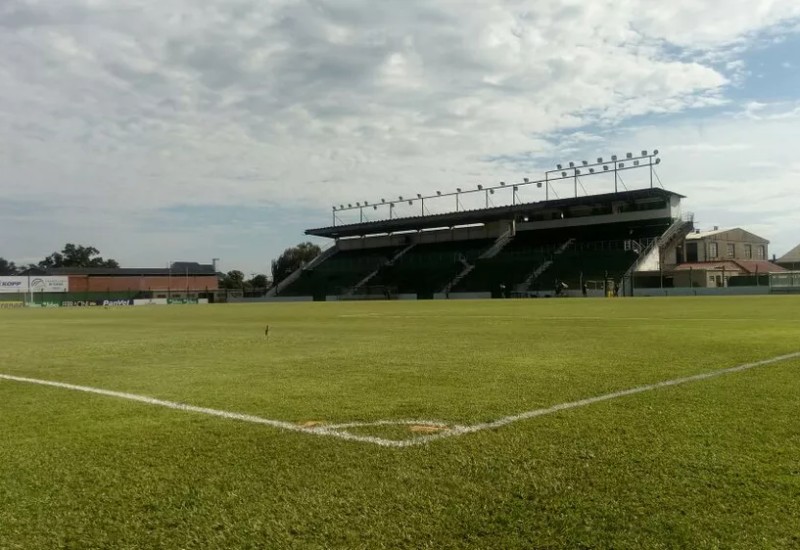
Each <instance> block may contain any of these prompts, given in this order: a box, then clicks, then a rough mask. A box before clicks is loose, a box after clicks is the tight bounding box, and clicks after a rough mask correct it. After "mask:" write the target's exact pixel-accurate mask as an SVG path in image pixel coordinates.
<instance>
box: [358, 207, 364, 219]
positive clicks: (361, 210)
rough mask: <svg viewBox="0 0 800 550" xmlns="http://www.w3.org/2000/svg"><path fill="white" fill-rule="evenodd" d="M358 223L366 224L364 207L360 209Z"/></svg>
mask: <svg viewBox="0 0 800 550" xmlns="http://www.w3.org/2000/svg"><path fill="white" fill-rule="evenodd" d="M358 222H359V223H364V207H363V206H362V207H361V208H359V209H358Z"/></svg>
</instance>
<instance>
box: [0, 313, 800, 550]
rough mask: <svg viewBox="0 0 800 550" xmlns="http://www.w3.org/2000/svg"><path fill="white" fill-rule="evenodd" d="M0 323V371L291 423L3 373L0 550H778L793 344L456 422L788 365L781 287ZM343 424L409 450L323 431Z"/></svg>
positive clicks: (797, 408)
mask: <svg viewBox="0 0 800 550" xmlns="http://www.w3.org/2000/svg"><path fill="white" fill-rule="evenodd" d="M266 324H269V326H270V332H269V337H268V338H267V337H265V336H264V328H265V325H266ZM0 335H2V336H0V342H2V345H0V365H2V366H0V374H4V375H12V376H16V377H26V378H33V379H40V380H48V381H57V382H64V383H69V384H76V385H81V386H89V387H93V388H101V389H105V390H113V391H119V392H128V393H132V394H137V395H142V396H149V397H153V398H157V399H160V400H168V401H173V402H180V403H186V404H190V405H195V406H199V407H208V408H214V409H219V410H222V411H230V412H235V413H242V414H247V415H254V416H258V417H259V418H263V419H269V420H277V421H283V422H287V423H291V425H292V426H298V427H299V428H298V429H305V431H291V430H287V429H282V428H280V427H273V426H269V425H262V424H255V423H252V422H246V421H241V420H236V419H228V418H220V417H215V416H209V415H207V414H202V413H199V412H192V411H181V410H174V409H170V408H165V407H162V406H153V405H148V404H146V403H141V402H136V401H131V400H128V399H122V398H117V397H110V396H103V395H95V394H90V393H85V392H82V391H73V390H70V389H64V388H57V387H47V386H41V385H37V384H32V383H27V382H20V381H13V380H8V379H0V549H7V548H24V549H35V548H463V547H475V548H562V547H564V548H748V549H749V548H798V547H800V391H798V390H800V356H795V357H793V358H789V359H785V360H782V361H777V362H774V363H771V364H765V365H761V366H758V367H755V368H752V369H749V370H746V371H741V372H734V373H729V374H724V375H720V376H717V377H714V378H709V379H706V380H699V381H690V382H687V383H684V384H681V385H676V386H671V387H663V388H657V389H653V390H652V391H645V392H641V393H637V394H634V395H626V396H621V397H618V398H614V399H608V400H606V401H603V402H599V403H593V404H589V405H586V406H582V407H577V408H573V409H570V410H563V411H559V412H554V413H552V414H547V415H543V416H539V417H536V418H529V419H523V420H519V421H515V422H512V423H509V424H508V425H505V426H502V427H496V428H489V429H482V430H476V431H474V433H462V432H459V431H458V429H457V428H454V426H473V425H476V424H481V423H491V422H492V421H495V420H497V419H499V418H503V417H508V416H512V415H517V414H519V413H523V412H525V411H531V410H535V409H541V408H547V407H551V406H553V405H558V404H562V403H567V402H574V401H576V400H581V399H584V398H589V397H593V396H600V395H604V394H608V393H611V392H616V391H619V390H626V389H630V388H635V387H640V386H643V385H649V384H654V383H657V382H661V381H666V380H674V379H680V378H683V377H687V376H692V375H696V374H700V373H706V372H711V371H717V370H720V369H726V368H729V367H734V366H737V365H742V364H746V363H751V362H754V361H760V360H765V359H770V358H773V357H776V356H781V355H786V354H793V353H796V352H800V298H796V297H741V298H708V299H703V298H686V299H681V298H674V299H611V300H602V299H598V300H593V299H584V300H581V299H564V300H525V301H523V300H519V301H474V302H472V301H463V302H438V301H437V302H360V303H358V302H353V303H309V304H263V305H228V306H223V305H219V306H205V307H201V306H174V307H163V308H159V307H152V308H130V309H128V308H124V309H123V308H120V309H113V308H112V309H103V308H88V309H58V310H0ZM402 420H408V421H411V423H409V424H393V423H391V422H394V421H402ZM378 421H387V422H389V423H385V424H378V425H375V424H373V423H375V422H378ZM353 422H355V423H364V424H368V425H360V426H354V427H351V428H347V430H346V431H347V433H351V434H354V435H356V436H359V437H366V438H369V437H373V438H376V441H400V442H408V441H412V442H419V444H414V445H409V446H406V447H398V446H382V445H380V444H374V443H372V442H370V441H350V440H344V439H340V438H339V437H336V434H338V433H341V432H342V430H339V431H335V430H334V431H335V433H334V436H330V434H328V433H326V432H325V426H328V425H337V424H343V423H353ZM433 422H437V423H441V424H442V426H440V427H436V426H432V425H430V423H433ZM303 427H305V428H303ZM432 436H434V437H441V438H440V439H437V440H431V441H425V438H427V437H432ZM444 436H447V437H444Z"/></svg>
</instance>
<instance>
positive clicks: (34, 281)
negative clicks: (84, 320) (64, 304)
mask: <svg viewBox="0 0 800 550" xmlns="http://www.w3.org/2000/svg"><path fill="white" fill-rule="evenodd" d="M67 291H69V277H40V276H39V275H31V276H28V275H19V276H14V277H0V292H4V293H17V294H27V293H28V292H67Z"/></svg>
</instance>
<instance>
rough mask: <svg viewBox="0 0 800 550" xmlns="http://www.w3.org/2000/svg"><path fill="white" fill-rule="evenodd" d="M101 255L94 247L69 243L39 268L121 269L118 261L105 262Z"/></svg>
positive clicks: (44, 261)
mask: <svg viewBox="0 0 800 550" xmlns="http://www.w3.org/2000/svg"><path fill="white" fill-rule="evenodd" d="M99 254H100V251H99V250H97V249H96V248H95V247H93V246H81V245H75V244H72V243H67V244H66V245H65V246H64V249H63V250H62V251H61V252H53V253H52V254H50V255H49V256H47V257H46V258H45V259H44V260H42V261H41V262H39V267H41V268H44V269H47V268H51V267H111V268H118V267H119V263H117V261H116V260H112V259H108V260H104V259H103V257H102V256H99Z"/></svg>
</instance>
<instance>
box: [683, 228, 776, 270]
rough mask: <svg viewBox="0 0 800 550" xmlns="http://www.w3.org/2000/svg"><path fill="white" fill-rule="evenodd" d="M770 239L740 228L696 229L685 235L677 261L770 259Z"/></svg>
mask: <svg viewBox="0 0 800 550" xmlns="http://www.w3.org/2000/svg"><path fill="white" fill-rule="evenodd" d="M768 258H769V241H768V240H767V239H764V238H763V237H759V236H758V235H754V234H753V233H750V232H749V231H745V230H744V229H741V228H738V227H737V228H735V229H719V228H718V227H715V228H714V229H713V230H711V231H700V230H697V231H695V232H693V233H690V234H688V235H687V236H686V240H685V242H684V245H683V250H682V254H681V251H680V250H679V251H678V257H677V260H678V262H677V263H678V264H682V263H693V262H718V261H720V260H746V261H747V260H767V259H768Z"/></svg>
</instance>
